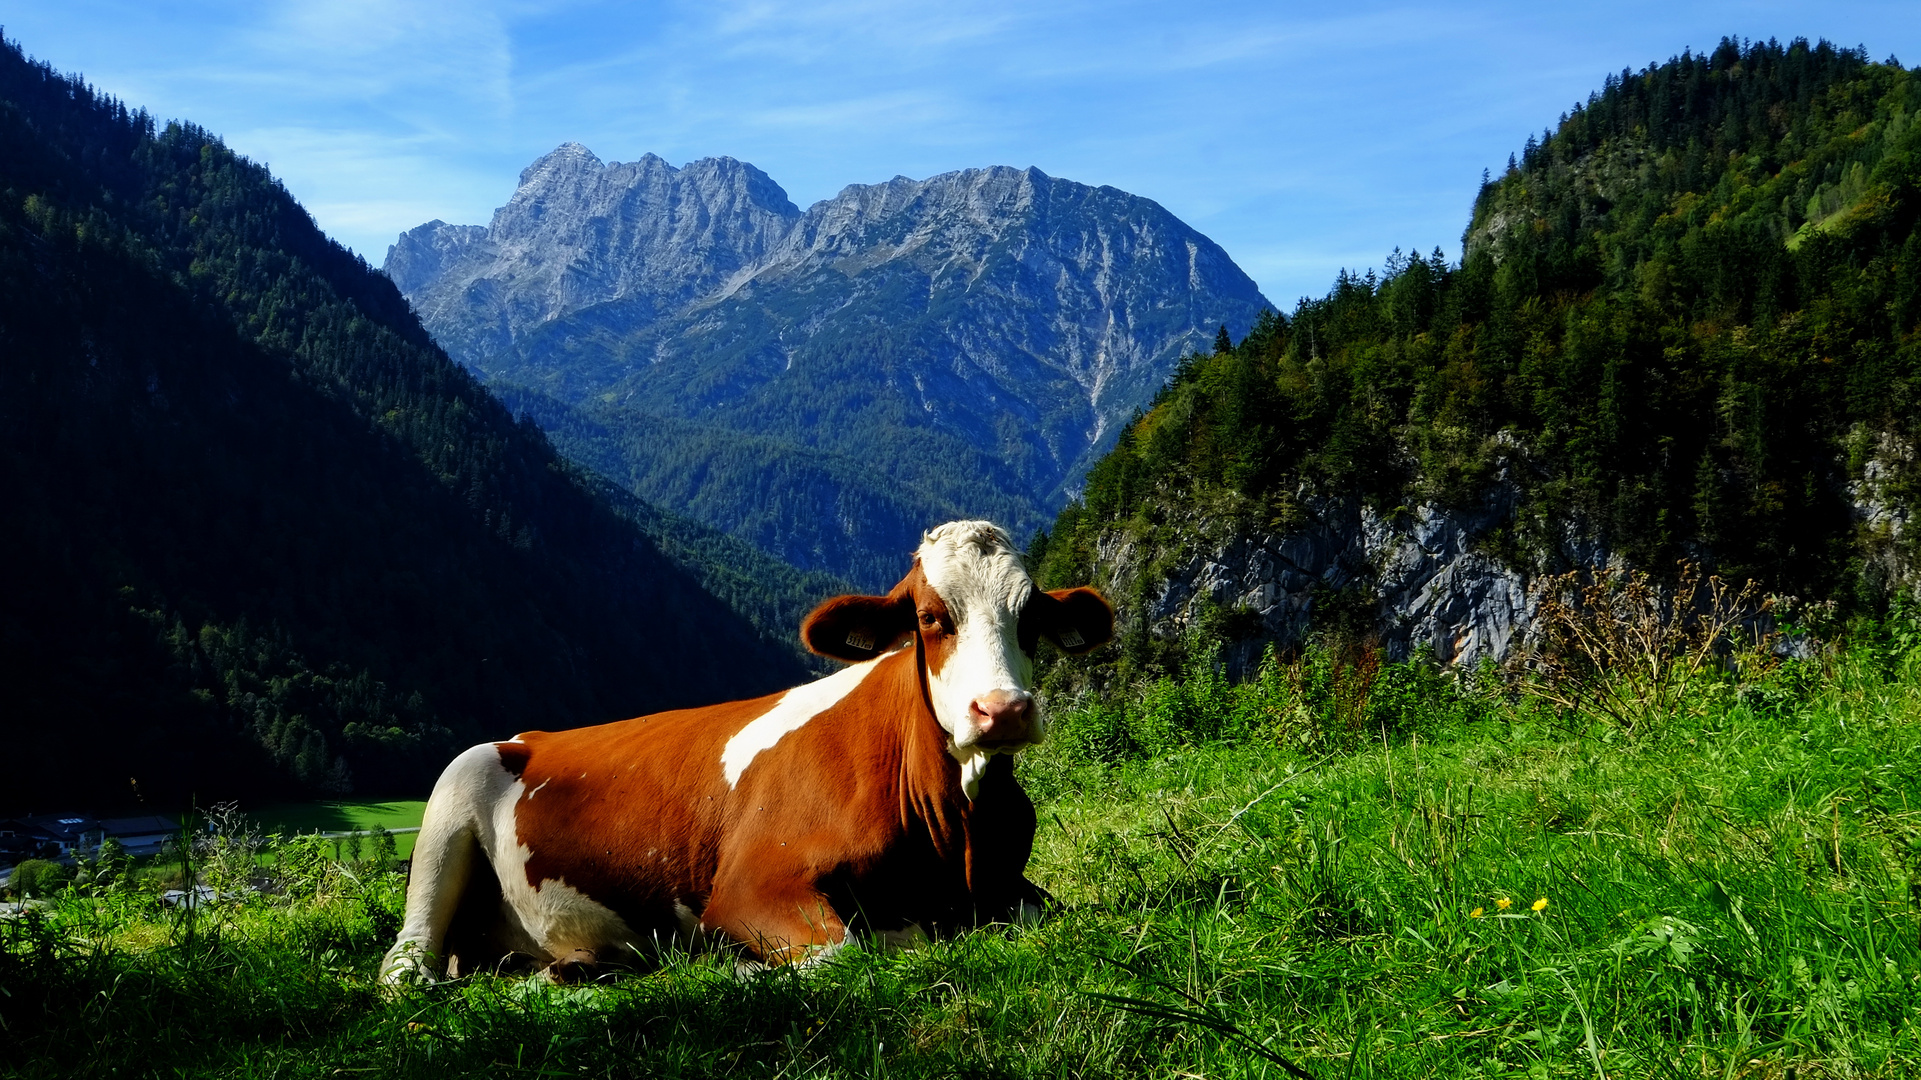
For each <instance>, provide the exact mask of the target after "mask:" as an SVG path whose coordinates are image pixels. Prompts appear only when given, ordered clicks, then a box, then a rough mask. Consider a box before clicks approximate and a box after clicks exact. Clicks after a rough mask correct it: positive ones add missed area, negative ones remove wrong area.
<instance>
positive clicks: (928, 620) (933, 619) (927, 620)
mask: <svg viewBox="0 0 1921 1080" xmlns="http://www.w3.org/2000/svg"><path fill="white" fill-rule="evenodd" d="M920 624H921V625H922V626H925V627H927V628H928V629H929V630H932V629H934V628H935V627H937V626H939V625H940V616H939V615H936V614H934V613H933V612H931V611H923V612H921V613H920Z"/></svg>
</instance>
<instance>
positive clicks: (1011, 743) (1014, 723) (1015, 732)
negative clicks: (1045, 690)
mask: <svg viewBox="0 0 1921 1080" xmlns="http://www.w3.org/2000/svg"><path fill="white" fill-rule="evenodd" d="M967 713H968V719H970V720H972V721H973V722H974V730H975V731H976V732H978V733H979V734H978V736H977V737H976V738H975V739H974V745H975V746H978V747H980V748H981V749H983V750H1000V749H1006V748H1008V747H1021V746H1026V745H1027V744H1029V743H1033V742H1037V741H1038V740H1037V739H1035V737H1034V736H1035V733H1036V730H1037V729H1036V727H1035V725H1034V695H1032V694H1030V693H1027V692H1026V691H1025V690H990V691H988V692H987V693H985V694H982V695H981V696H980V697H977V698H975V699H974V700H973V701H971V702H968V705H967Z"/></svg>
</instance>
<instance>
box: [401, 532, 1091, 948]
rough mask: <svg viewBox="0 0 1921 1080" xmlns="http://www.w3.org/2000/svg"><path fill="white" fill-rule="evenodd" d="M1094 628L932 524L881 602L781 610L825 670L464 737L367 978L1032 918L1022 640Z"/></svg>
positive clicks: (1027, 678)
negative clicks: (468, 742)
mask: <svg viewBox="0 0 1921 1080" xmlns="http://www.w3.org/2000/svg"><path fill="white" fill-rule="evenodd" d="M1113 629H1114V609H1113V607H1112V606H1111V605H1109V604H1108V602H1107V600H1106V599H1105V598H1103V597H1102V596H1101V595H1100V593H1098V592H1096V591H1095V590H1093V589H1088V588H1076V589H1062V590H1056V591H1052V592H1044V591H1042V590H1040V589H1039V588H1037V587H1036V586H1035V584H1034V582H1033V580H1032V578H1030V577H1029V576H1028V573H1027V571H1026V570H1025V569H1024V568H1023V566H1022V562H1021V557H1020V554H1019V552H1018V551H1017V550H1016V549H1015V547H1014V545H1013V543H1012V542H1011V541H1010V540H1009V539H1008V536H1007V534H1006V533H1005V532H1003V531H1002V530H1001V529H999V528H998V527H996V526H994V525H992V524H990V523H988V522H984V521H957V522H952V523H950V524H947V525H943V526H941V527H939V528H937V529H934V530H933V531H931V532H929V533H927V534H926V535H925V536H924V537H923V540H922V543H921V545H920V548H919V549H918V550H917V551H916V552H915V554H914V559H913V564H912V568H911V569H910V570H909V571H908V573H907V576H906V577H904V578H902V579H901V581H900V583H899V584H898V585H896V586H894V588H893V590H892V591H890V592H889V593H888V594H887V595H885V596H840V597H836V598H834V599H831V600H828V601H826V602H824V603H822V604H821V605H820V606H818V607H817V608H815V609H814V610H813V612H812V613H811V614H809V615H808V616H807V618H806V619H805V620H804V621H803V622H802V624H801V639H802V641H803V643H804V644H805V645H806V646H807V648H808V649H810V650H812V651H813V652H814V653H816V654H818V655H821V656H824V657H829V658H832V659H834V660H837V661H842V662H844V663H846V664H847V665H848V666H846V667H844V668H842V669H840V670H838V671H836V672H835V673H834V674H831V675H828V676H827V677H825V678H823V679H820V680H818V681H815V682H811V683H806V684H803V685H801V686H797V687H794V688H793V689H790V690H787V691H785V692H783V693H778V694H773V695H770V696H767V697H761V698H755V699H752V700H748V701H735V702H729V703H726V704H721V705H710V706H706V707H703V708H693V709H681V710H677V711H673V712H663V713H655V714H653V715H650V716H641V717H637V718H635V719H632V720H624V721H620V722H617V723H611V724H602V725H598V726H595V727H586V728H576V729H573V730H568V731H556V732H546V731H529V732H523V733H521V734H519V735H516V736H514V737H513V738H511V739H508V740H506V741H504V742H494V743H482V744H481V745H479V746H476V747H473V748H472V749H469V750H467V751H465V752H464V753H462V754H460V755H459V756H458V757H456V758H455V759H454V761H453V762H452V764H450V765H448V767H447V769H446V771H445V772H443V773H442V774H441V777H440V780H439V782H438V783H436V784H435V786H434V791H433V795H432V797H431V798H429V800H428V802H427V810H426V816H425V819H424V821H423V822H422V824H421V830H420V835H419V838H418V841H417V843H416V846H415V849H414V857H413V864H412V868H411V878H410V880H409V883H408V889H407V909H406V915H405V918H404V922H403V925H402V927H401V930H400V936H399V939H398V940H397V941H396V942H395V943H394V947H393V948H392V949H391V950H389V952H388V953H387V956H386V958H385V959H384V960H383V962H382V967H381V972H382V978H383V979H385V980H386V981H388V982H393V983H398V982H403V981H408V980H413V979H433V978H436V977H438V976H439V975H440V973H441V971H442V969H443V965H444V968H445V971H446V973H447V974H448V975H460V974H463V973H466V972H470V971H476V970H481V969H485V968H490V967H491V968H496V969H498V968H499V966H500V965H502V964H503V963H505V962H506V961H507V960H508V959H509V958H514V959H517V961H518V962H519V963H521V964H530V965H532V966H535V967H538V968H541V969H543V970H544V971H545V972H546V973H547V974H548V975H549V976H550V977H553V978H556V979H563V980H571V979H578V978H583V977H591V976H592V975H593V974H594V973H595V972H597V971H599V970H600V969H601V967H602V966H603V965H605V964H608V963H615V964H631V963H635V962H637V961H640V960H643V959H646V958H650V957H654V956H657V955H658V954H659V953H660V951H661V950H662V949H664V948H667V947H669V946H672V947H675V948H699V947H704V946H714V945H720V946H727V945H731V946H734V947H737V948H738V949H739V950H741V952H742V953H744V954H745V955H744V956H743V957H742V962H743V963H744V964H748V965H757V966H764V965H779V964H784V963H792V962H812V961H817V960H819V959H821V958H823V957H825V956H826V955H828V954H830V953H831V952H832V951H833V950H835V949H837V948H839V947H841V946H842V945H844V944H846V943H847V942H848V941H850V940H851V939H852V936H853V934H854V933H855V932H857V931H859V932H864V933H865V934H867V935H870V936H871V937H874V938H878V939H881V940H882V941H885V942H889V943H897V944H911V943H916V942H918V941H921V940H925V939H926V938H927V937H928V936H938V935H940V934H943V933H950V932H953V931H955V930H959V929H963V928H966V927H970V926H976V925H981V924H984V923H987V922H996V921H1011V920H1020V919H1024V918H1028V917H1031V916H1033V915H1036V914H1038V912H1039V908H1040V906H1041V903H1042V899H1043V895H1044V894H1042V893H1041V891H1040V890H1039V889H1038V888H1036V887H1035V886H1034V885H1033V884H1032V883H1031V882H1029V881H1028V880H1027V878H1026V877H1025V870H1026V865H1027V859H1028V856H1029V854H1030V852H1031V851H1032V848H1033V840H1034V826H1035V815H1034V807H1033V804H1032V803H1031V802H1029V801H1028V799H1027V796H1026V794H1025V793H1024V792H1023V791H1022V790H1021V788H1020V785H1019V783H1018V782H1017V781H1016V780H1015V777H1014V769H1013V765H1014V755H1015V754H1016V753H1018V752H1019V751H1021V750H1022V749H1025V748H1027V747H1029V746H1033V745H1035V744H1037V743H1039V742H1040V741H1041V740H1042V738H1043V735H1044V734H1045V723H1044V721H1043V718H1042V717H1041V715H1040V711H1039V708H1038V706H1037V704H1036V702H1035V700H1034V695H1033V690H1032V680H1033V662H1034V655H1035V650H1036V648H1037V646H1038V643H1039V641H1040V639H1041V638H1047V639H1049V640H1051V641H1052V642H1053V643H1054V644H1056V645H1058V646H1059V647H1060V648H1061V649H1063V650H1065V651H1066V652H1069V653H1085V652H1087V651H1089V650H1091V649H1093V648H1095V647H1097V646H1099V645H1101V644H1102V643H1104V642H1106V641H1108V640H1109V639H1110V638H1111V637H1112V636H1113Z"/></svg>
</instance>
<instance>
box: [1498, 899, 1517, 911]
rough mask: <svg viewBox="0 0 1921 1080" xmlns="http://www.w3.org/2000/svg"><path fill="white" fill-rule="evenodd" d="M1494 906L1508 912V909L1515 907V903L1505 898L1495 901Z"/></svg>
mask: <svg viewBox="0 0 1921 1080" xmlns="http://www.w3.org/2000/svg"><path fill="white" fill-rule="evenodd" d="M1494 906H1495V907H1497V908H1500V909H1501V910H1502V911H1506V910H1507V909H1508V908H1511V907H1513V906H1514V901H1512V900H1509V899H1508V898H1507V897H1505V896H1503V897H1501V898H1500V899H1499V900H1496V901H1494Z"/></svg>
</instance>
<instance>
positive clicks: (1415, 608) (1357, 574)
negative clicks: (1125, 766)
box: [1101, 484, 1609, 673]
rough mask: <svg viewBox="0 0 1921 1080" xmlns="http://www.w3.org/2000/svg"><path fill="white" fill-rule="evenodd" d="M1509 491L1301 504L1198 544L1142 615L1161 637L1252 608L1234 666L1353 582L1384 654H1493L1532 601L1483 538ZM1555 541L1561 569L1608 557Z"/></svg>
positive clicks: (1521, 627) (1595, 546) (1519, 625)
mask: <svg viewBox="0 0 1921 1080" xmlns="http://www.w3.org/2000/svg"><path fill="white" fill-rule="evenodd" d="M1519 494H1520V493H1519V491H1518V489H1516V488H1515V487H1514V486H1513V485H1511V484H1500V485H1497V486H1495V487H1494V488H1492V489H1490V491H1489V492H1488V493H1487V495H1486V497H1485V498H1484V499H1483V501H1482V502H1481V503H1480V505H1477V506H1474V507H1469V508H1449V507H1443V506H1438V505H1432V504H1423V505H1419V506H1414V507H1411V508H1409V507H1403V508H1400V509H1398V510H1396V511H1394V512H1392V513H1390V514H1385V515H1384V514H1382V513H1380V512H1378V511H1376V510H1374V509H1373V508H1372V507H1369V506H1366V505H1363V504H1361V503H1357V502H1354V501H1352V500H1327V501H1324V502H1321V503H1319V504H1318V505H1315V506H1314V507H1312V508H1311V509H1310V511H1309V518H1310V522H1309V523H1308V524H1307V525H1306V526H1305V527H1304V528H1301V529H1298V530H1295V531H1292V532H1288V533H1281V534H1246V533H1238V532H1237V533H1234V534H1232V535H1230V536H1228V537H1226V538H1225V539H1223V540H1220V541H1217V542H1215V543H1213V544H1209V545H1204V546H1203V547H1201V548H1200V549H1199V550H1196V551H1195V552H1194V553H1193V554H1192V555H1191V556H1189V557H1188V558H1187V559H1186V560H1185V561H1183V562H1180V563H1177V564H1176V565H1175V566H1174V567H1172V568H1171V569H1170V570H1169V572H1168V574H1167V576H1166V578H1165V579H1164V580H1163V581H1161V582H1160V583H1159V584H1158V585H1156V586H1152V587H1150V589H1149V590H1148V594H1149V600H1148V604H1147V606H1146V608H1145V611H1144V616H1145V617H1146V618H1147V620H1148V624H1149V627H1150V630H1151V631H1152V632H1153V633H1155V634H1157V635H1159V636H1162V637H1175V636H1178V635H1179V634H1180V633H1181V632H1182V630H1183V629H1184V628H1185V627H1186V626H1187V625H1188V623H1189V622H1190V621H1192V620H1194V619H1196V618H1198V617H1200V614H1201V612H1202V609H1203V607H1204V606H1205V605H1213V606H1214V607H1217V608H1221V609H1226V610H1230V611H1242V612H1249V613H1252V614H1254V615H1257V616H1259V620H1260V622H1259V632H1258V633H1254V634H1250V635H1248V636H1247V637H1246V638H1245V639H1244V640H1243V641H1242V642H1240V643H1237V644H1231V645H1230V646H1229V648H1228V650H1227V656H1226V659H1227V661H1228V663H1229V665H1230V667H1231V668H1232V669H1233V670H1235V671H1236V672H1237V673H1238V672H1240V671H1244V670H1246V669H1247V667H1248V666H1249V665H1250V664H1251V663H1253V662H1254V661H1255V660H1257V659H1258V657H1259V654H1260V650H1261V649H1262V648H1263V647H1264V646H1265V644H1266V643H1267V642H1269V641H1274V642H1279V643H1281V644H1283V645H1294V644H1298V643H1300V642H1301V641H1303V640H1304V639H1305V637H1306V636H1307V633H1308V630H1309V625H1310V621H1311V620H1312V618H1313V616H1314V614H1315V612H1314V607H1315V605H1316V603H1317V602H1322V601H1324V600H1325V599H1326V598H1327V597H1329V596H1331V595H1333V594H1335V593H1339V592H1341V591H1343V590H1358V591H1359V594H1360V597H1361V598H1363V599H1364V602H1365V603H1367V604H1368V605H1370V606H1371V607H1373V609H1374V611H1375V613H1376V619H1377V622H1376V633H1377V634H1378V635H1379V637H1380V640H1381V644H1382V646H1383V648H1384V649H1385V651H1386V653H1387V655H1388V656H1389V657H1390V658H1392V659H1397V660H1398V659H1404V658H1406V657H1407V656H1408V655H1410V654H1411V653H1413V652H1414V651H1415V650H1416V649H1418V648H1420V647H1422V646H1427V647H1429V648H1431V649H1432V650H1433V652H1434V655H1435V658H1436V659H1438V660H1440V661H1441V662H1442V663H1450V664H1459V665H1463V666H1466V667H1472V666H1474V665H1476V664H1478V663H1480V661H1481V660H1482V659H1483V658H1491V659H1494V660H1501V659H1504V658H1505V657H1506V656H1507V655H1508V652H1509V650H1510V648H1511V647H1512V646H1514V645H1516V644H1518V643H1519V641H1520V636H1521V635H1522V634H1523V633H1524V632H1525V630H1526V628H1527V626H1528V624H1529V623H1530V622H1531V621H1532V619H1533V616H1534V612H1535V608H1536V606H1537V604H1538V600H1539V598H1538V596H1536V595H1535V594H1534V593H1533V591H1532V590H1531V589H1530V587H1529V586H1530V577H1529V575H1528V574H1527V573H1526V572H1524V571H1522V570H1519V569H1516V568H1514V567H1512V566H1510V565H1508V564H1506V563H1505V562H1503V561H1502V560H1501V559H1500V558H1499V557H1498V556H1496V555H1494V554H1493V553H1491V552H1489V551H1487V550H1485V546H1484V545H1485V541H1487V540H1488V538H1489V537H1490V536H1491V534H1492V533H1493V532H1494V531H1495V530H1496V529H1498V528H1500V527H1502V526H1504V525H1509V524H1511V523H1512V522H1513V520H1514V511H1515V506H1516V504H1517V502H1518V499H1519ZM1559 546H1560V547H1561V551H1560V552H1559V553H1558V554H1559V557H1560V558H1559V561H1561V562H1562V563H1564V564H1565V565H1572V566H1588V567H1600V566H1604V565H1607V563H1608V561H1609V552H1608V551H1607V549H1606V548H1605V547H1604V546H1603V545H1602V544H1600V543H1599V542H1597V541H1595V540H1594V539H1592V538H1591V537H1588V536H1584V535H1582V534H1581V533H1580V532H1579V531H1578V530H1575V529H1569V530H1567V532H1566V535H1565V536H1564V538H1563V540H1562V542H1561V544H1560V545H1559ZM1102 556H1103V557H1102V560H1101V561H1102V563H1103V564H1105V565H1109V566H1122V565H1125V564H1126V563H1127V561H1128V560H1127V558H1126V556H1125V554H1124V553H1120V552H1113V553H1108V552H1103V553H1102Z"/></svg>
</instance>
